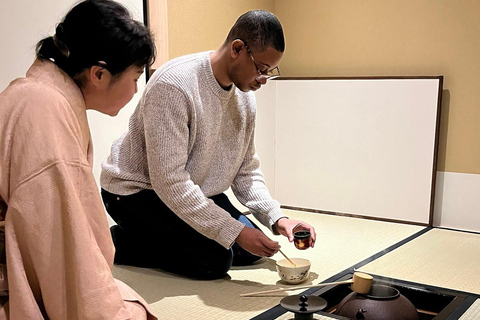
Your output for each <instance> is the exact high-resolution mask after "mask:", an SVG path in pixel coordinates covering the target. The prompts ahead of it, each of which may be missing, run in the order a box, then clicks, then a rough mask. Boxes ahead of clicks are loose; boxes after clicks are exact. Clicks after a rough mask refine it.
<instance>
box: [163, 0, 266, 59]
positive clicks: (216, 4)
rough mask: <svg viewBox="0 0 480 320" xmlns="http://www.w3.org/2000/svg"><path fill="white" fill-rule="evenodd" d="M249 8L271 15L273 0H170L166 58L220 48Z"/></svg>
mask: <svg viewBox="0 0 480 320" xmlns="http://www.w3.org/2000/svg"><path fill="white" fill-rule="evenodd" d="M252 9H263V10H268V11H271V12H274V11H275V10H274V9H275V1H274V0H200V1H199V0H181V1H179V0H169V1H168V41H169V56H170V58H175V57H178V56H181V55H184V54H188V53H194V52H199V51H206V50H215V49H217V48H219V47H220V45H221V44H222V43H223V41H224V40H225V38H226V37H227V34H228V31H229V30H230V28H231V27H232V26H233V24H234V23H235V21H236V20H237V18H238V17H239V16H240V15H241V14H243V13H245V12H247V11H249V10H252Z"/></svg>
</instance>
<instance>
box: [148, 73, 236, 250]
mask: <svg viewBox="0 0 480 320" xmlns="http://www.w3.org/2000/svg"><path fill="white" fill-rule="evenodd" d="M143 102H144V104H143V107H142V118H143V121H144V129H145V144H146V150H147V160H148V168H149V175H150V180H151V184H152V187H153V189H154V190H155V192H156V193H157V194H158V196H159V197H160V198H161V199H162V201H163V202H164V203H165V204H166V205H167V206H168V207H169V208H170V209H171V210H172V211H173V212H174V213H175V214H177V215H178V217H180V218H181V219H182V220H183V221H185V222H186V223H188V224H189V225H190V226H191V227H192V228H194V229H195V230H197V231H198V232H200V233H202V234H203V235H205V236H206V237H208V238H210V239H213V240H215V241H217V242H218V243H220V244H221V245H222V246H224V247H225V248H230V247H231V246H232V245H233V243H234V242H235V239H236V238H237V237H238V235H239V234H240V232H241V231H242V229H243V228H244V224H242V223H241V222H239V221H237V220H236V219H234V218H232V217H231V216H230V214H229V213H228V212H226V211H225V210H223V209H222V208H220V207H219V206H217V205H216V204H215V203H214V202H213V201H212V200H210V199H208V198H207V197H206V196H205V195H204V193H203V192H202V190H201V189H200V187H199V186H198V185H196V184H195V183H194V182H193V181H192V179H191V177H190V174H189V173H188V172H187V171H186V169H185V168H186V163H187V159H188V153H189V151H190V150H189V148H190V147H191V143H190V137H191V135H192V134H194V132H191V131H194V130H195V127H194V125H193V124H192V123H194V121H195V116H196V114H195V109H194V107H193V103H192V101H190V98H189V96H188V95H186V94H185V93H184V92H183V91H182V90H179V89H178V88H177V87H175V86H173V85H171V84H168V83H163V82H161V81H159V82H157V83H155V84H154V85H153V86H152V87H151V88H150V90H149V91H148V92H147V93H146V97H145V99H143Z"/></svg>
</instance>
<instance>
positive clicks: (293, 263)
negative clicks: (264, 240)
mask: <svg viewBox="0 0 480 320" xmlns="http://www.w3.org/2000/svg"><path fill="white" fill-rule="evenodd" d="M278 251H280V253H281V254H283V256H284V257H285V258H286V259H287V260H288V262H290V263H291V264H292V265H293V266H294V267H296V266H297V265H296V264H295V262H293V261H292V260H290V258H289V257H287V255H286V254H285V253H283V251H282V250H280V249H278Z"/></svg>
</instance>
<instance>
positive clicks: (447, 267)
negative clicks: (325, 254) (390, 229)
mask: <svg viewBox="0 0 480 320" xmlns="http://www.w3.org/2000/svg"><path fill="white" fill-rule="evenodd" d="M360 270H361V271H364V272H367V273H372V274H377V275H381V276H385V277H391V278H396V279H401V280H407V281H410V282H417V283H423V284H428V285H432V286H437V287H442V288H448V289H454V290H459V291H465V292H470V293H476V294H480V234H473V233H467V232H461V231H451V230H444V229H432V230H430V231H428V232H427V233H425V234H423V235H421V236H420V237H418V238H416V239H413V240H412V241H410V242H408V243H406V244H405V245H403V246H401V247H399V248H397V249H396V250H393V251H392V252H390V253H388V254H386V255H384V256H383V257H380V258H379V259H377V260H375V261H373V262H371V263H369V264H367V265H365V266H363V267H362V268H360Z"/></svg>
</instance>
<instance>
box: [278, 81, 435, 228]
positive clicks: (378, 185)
mask: <svg viewBox="0 0 480 320" xmlns="http://www.w3.org/2000/svg"><path fill="white" fill-rule="evenodd" d="M439 84H440V80H439V79H438V78H436V79H349V80H343V79H342V80H282V81H276V86H277V88H276V101H277V104H276V148H275V191H276V193H275V195H276V198H277V199H278V200H279V201H280V203H282V204H283V205H288V206H295V207H301V208H311V209H317V210H324V211H331V212H339V213H347V214H355V215H362V216H371V217H377V218H384V219H394V220H403V221H410V222H416V223H428V222H429V216H430V201H431V192H432V172H433V162H434V150H435V132H436V123H437V120H436V119H437V103H438V94H439Z"/></svg>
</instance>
